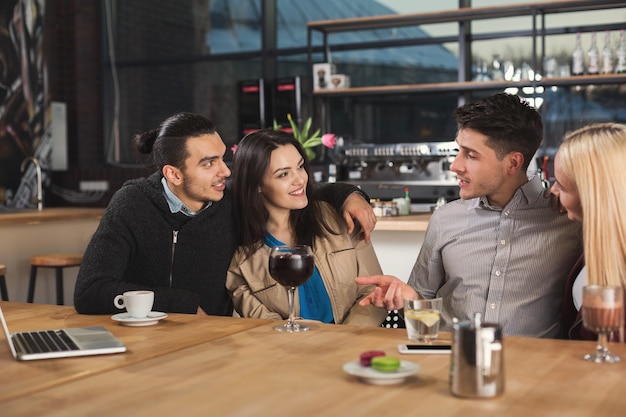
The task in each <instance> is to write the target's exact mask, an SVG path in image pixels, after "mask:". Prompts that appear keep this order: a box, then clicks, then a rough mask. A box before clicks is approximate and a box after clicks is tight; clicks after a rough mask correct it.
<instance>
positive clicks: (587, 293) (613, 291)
mask: <svg viewBox="0 0 626 417" xmlns="http://www.w3.org/2000/svg"><path fill="white" fill-rule="evenodd" d="M582 309H583V325H584V326H585V328H587V329H588V330H591V331H592V332H595V333H597V334H598V345H597V348H596V351H595V352H594V353H590V354H587V355H585V360H588V361H590V362H597V363H614V362H619V361H620V357H619V356H617V355H615V354H613V353H611V352H610V351H609V348H608V347H607V335H608V333H609V332H615V331H619V330H620V329H621V328H622V327H624V290H623V289H621V288H619V287H604V286H601V285H589V286H586V287H584V288H583V306H582Z"/></svg>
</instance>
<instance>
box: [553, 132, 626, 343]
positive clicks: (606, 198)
mask: <svg viewBox="0 0 626 417" xmlns="http://www.w3.org/2000/svg"><path fill="white" fill-rule="evenodd" d="M624 164H626V126H625V125H623V124H618V123H600V124H593V125H589V126H586V127H583V128H581V129H578V130H576V131H574V132H571V133H568V134H567V135H566V136H565V138H564V139H563V143H562V144H561V146H560V148H559V150H558V152H557V154H556V157H555V160H554V175H555V180H556V181H555V183H554V185H553V186H552V189H551V192H552V193H553V194H554V195H556V196H557V197H558V198H559V201H560V203H561V205H562V207H563V208H564V209H565V210H566V211H567V216H568V218H569V219H570V220H574V221H577V222H582V225H583V244H584V260H583V259H582V257H581V259H580V260H579V262H578V263H577V265H576V266H575V267H574V269H573V270H572V272H571V273H570V277H569V279H568V283H567V286H566V293H565V297H564V300H563V313H562V315H563V321H564V323H563V324H564V328H565V329H566V331H568V337H569V338H571V339H595V337H596V336H595V335H593V334H591V333H589V332H587V331H586V330H585V329H584V328H582V318H581V314H580V307H581V301H582V287H583V286H585V285H592V284H597V285H609V286H618V287H622V288H626V216H624V208H625V207H626V176H625V175H624ZM621 333H622V335H620V336H621V338H622V339H623V332H621ZM622 341H623V340H622Z"/></svg>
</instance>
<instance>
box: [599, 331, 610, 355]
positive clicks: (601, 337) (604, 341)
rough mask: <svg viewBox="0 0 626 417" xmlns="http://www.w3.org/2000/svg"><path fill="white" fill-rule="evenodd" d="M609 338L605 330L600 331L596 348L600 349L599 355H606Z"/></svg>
mask: <svg viewBox="0 0 626 417" xmlns="http://www.w3.org/2000/svg"><path fill="white" fill-rule="evenodd" d="M606 344H607V338H606V333H605V332H598V347H597V348H596V350H597V351H598V356H605V355H606V354H607V352H608V350H609V349H608V348H607V346H606Z"/></svg>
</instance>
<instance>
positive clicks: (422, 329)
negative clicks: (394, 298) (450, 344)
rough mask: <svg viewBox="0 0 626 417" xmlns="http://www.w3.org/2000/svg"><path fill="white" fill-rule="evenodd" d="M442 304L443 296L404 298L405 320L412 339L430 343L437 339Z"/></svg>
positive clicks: (408, 333)
mask: <svg viewBox="0 0 626 417" xmlns="http://www.w3.org/2000/svg"><path fill="white" fill-rule="evenodd" d="M442 305H443V300H442V299H441V298H433V299H429V300H427V299H415V300H404V321H405V323H406V332H407V336H408V337H409V339H410V340H415V341H418V342H422V343H430V342H432V341H434V340H436V339H437V336H438V334H439V323H440V322H441V307H442Z"/></svg>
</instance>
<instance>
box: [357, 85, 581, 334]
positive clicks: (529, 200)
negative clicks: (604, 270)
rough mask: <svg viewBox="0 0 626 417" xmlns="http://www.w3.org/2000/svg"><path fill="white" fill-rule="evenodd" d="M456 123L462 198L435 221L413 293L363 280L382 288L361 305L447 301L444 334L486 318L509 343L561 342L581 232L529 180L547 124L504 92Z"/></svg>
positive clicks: (465, 110)
mask: <svg viewBox="0 0 626 417" xmlns="http://www.w3.org/2000/svg"><path fill="white" fill-rule="evenodd" d="M454 117H455V119H456V121H457V124H458V134H457V138H456V142H457V144H458V146H459V154H458V156H456V157H455V159H454V162H453V163H452V166H451V168H450V169H451V170H452V171H453V172H454V173H455V174H456V175H457V177H458V180H459V187H460V193H459V194H460V197H461V199H460V200H456V201H452V202H450V203H448V204H447V205H445V206H444V207H441V208H440V209H438V210H437V211H436V212H435V213H433V216H432V218H431V221H430V223H429V225H428V230H427V232H426V237H425V240H424V244H423V245H422V248H421V250H420V253H419V255H418V257H417V261H416V263H415V266H414V267H413V271H412V272H411V276H410V277H409V280H408V285H407V284H404V283H403V282H402V281H400V280H399V279H398V278H396V277H392V276H389V275H383V276H374V277H359V278H357V282H358V283H359V284H376V285H377V286H378V287H377V289H376V290H375V291H374V292H373V293H372V294H370V296H369V297H368V298H367V299H364V300H362V301H361V303H362V304H363V305H367V304H370V303H371V304H374V305H376V306H378V307H385V308H387V309H388V310H396V309H401V308H402V305H403V300H404V299H405V298H415V297H417V296H419V297H423V298H436V297H441V298H443V311H442V320H443V322H442V325H443V328H444V330H449V329H450V324H451V322H452V318H458V319H459V320H470V319H471V318H472V317H473V315H474V314H475V313H481V314H482V316H483V320H484V321H489V322H495V323H499V324H500V325H502V327H503V330H504V333H505V334H508V335H521V336H535V337H553V338H555V337H561V336H562V330H561V322H560V306H561V300H562V298H563V291H564V284H565V280H566V278H567V274H568V272H569V270H570V268H571V266H572V265H574V263H575V262H576V260H577V259H578V257H579V256H580V254H581V253H582V240H581V238H582V233H581V228H580V225H578V224H576V223H575V222H570V221H569V220H568V219H567V217H566V216H563V215H560V214H559V212H558V211H556V210H554V209H553V208H551V206H550V201H549V200H548V199H546V198H544V191H545V189H544V188H543V185H542V183H541V179H540V178H539V176H537V175H536V176H534V177H533V178H531V179H530V180H529V179H528V177H527V176H526V169H527V168H528V165H529V163H530V161H531V160H532V158H533V156H534V154H535V152H536V151H537V149H538V147H539V145H540V143H541V140H542V137H543V125H542V122H541V116H540V115H539V114H538V113H537V111H536V110H535V109H533V108H531V107H530V106H529V105H527V104H526V103H525V102H524V101H522V100H521V99H520V98H519V97H518V96H514V95H509V94H505V93H499V94H496V95H493V96H491V97H487V98H484V99H481V100H478V101H476V102H473V103H470V104H466V105H464V106H461V107H459V108H458V109H456V110H455V111H454ZM416 292H417V294H416Z"/></svg>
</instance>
